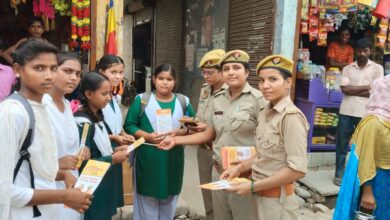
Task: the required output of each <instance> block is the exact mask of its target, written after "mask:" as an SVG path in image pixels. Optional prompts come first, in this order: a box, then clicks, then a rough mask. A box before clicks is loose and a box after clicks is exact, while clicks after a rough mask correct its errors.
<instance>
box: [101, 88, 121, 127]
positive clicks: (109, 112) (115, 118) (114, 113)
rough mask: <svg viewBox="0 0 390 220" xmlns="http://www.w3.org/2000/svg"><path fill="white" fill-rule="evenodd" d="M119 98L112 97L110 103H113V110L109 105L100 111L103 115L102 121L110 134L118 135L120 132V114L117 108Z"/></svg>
mask: <svg viewBox="0 0 390 220" xmlns="http://www.w3.org/2000/svg"><path fill="white" fill-rule="evenodd" d="M120 99H121V98H120V96H119V95H116V96H112V102H113V103H114V109H113V108H112V107H111V105H110V103H108V104H107V105H106V107H104V108H103V109H102V111H103V115H104V121H105V122H106V123H107V125H108V127H109V128H110V130H111V132H112V134H120V133H121V131H122V123H123V122H122V112H121V109H120V107H119V102H120Z"/></svg>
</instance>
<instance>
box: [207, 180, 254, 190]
mask: <svg viewBox="0 0 390 220" xmlns="http://www.w3.org/2000/svg"><path fill="white" fill-rule="evenodd" d="M246 182H250V180H248V179H245V178H233V179H232V180H230V181H229V180H220V181H216V182H212V183H207V184H203V185H200V187H201V188H202V189H208V190H222V189H229V188H231V187H232V186H234V185H237V184H240V183H246Z"/></svg>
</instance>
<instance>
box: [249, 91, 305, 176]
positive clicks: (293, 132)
mask: <svg viewBox="0 0 390 220" xmlns="http://www.w3.org/2000/svg"><path fill="white" fill-rule="evenodd" d="M257 121H258V126H257V129H256V136H255V143H256V151H257V156H256V158H255V160H254V162H253V165H252V176H253V179H255V180H260V179H264V178H266V177H269V176H272V175H274V174H275V173H276V172H277V171H279V170H280V169H282V168H283V167H290V168H291V169H293V170H296V171H299V172H302V173H306V171H307V163H308V162H307V152H306V150H307V133H308V130H309V124H308V123H307V120H306V117H305V116H304V115H303V113H302V112H301V111H300V110H299V109H298V108H297V107H296V106H295V105H294V104H293V103H292V101H291V99H290V97H289V96H287V97H285V98H283V99H282V100H280V101H279V102H278V103H277V104H276V105H275V106H273V107H272V106H271V104H268V105H267V107H266V108H265V109H264V111H262V112H260V114H259V116H258V119H257Z"/></svg>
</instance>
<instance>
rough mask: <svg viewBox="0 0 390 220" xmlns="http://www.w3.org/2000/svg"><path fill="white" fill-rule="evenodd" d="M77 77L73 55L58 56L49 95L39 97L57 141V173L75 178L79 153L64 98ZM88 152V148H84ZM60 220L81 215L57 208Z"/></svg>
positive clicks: (78, 71) (73, 122)
mask: <svg viewBox="0 0 390 220" xmlns="http://www.w3.org/2000/svg"><path fill="white" fill-rule="evenodd" d="M80 77H81V60H80V58H79V56H78V54H76V53H73V52H60V53H58V68H57V77H56V78H55V80H54V83H53V87H52V88H51V90H50V92H49V94H45V95H44V96H43V103H45V104H46V105H47V106H48V113H49V118H50V121H51V123H52V125H53V128H54V133H55V136H56V140H57V147H58V158H59V169H60V170H69V171H70V172H71V173H72V175H73V176H74V177H75V178H78V176H79V173H78V170H77V167H76V164H77V161H78V157H77V155H78V154H79V151H80V144H79V132H78V128H77V124H76V120H75V119H74V117H73V113H72V109H71V107H70V103H69V101H68V100H66V99H65V97H64V96H65V95H66V94H69V93H72V92H73V91H74V89H75V88H76V87H77V86H78V85H79V83H80ZM86 149H88V148H86ZM83 152H84V154H85V155H83V159H89V150H85V151H83ZM57 188H58V189H65V184H64V183H63V182H57ZM58 209H59V214H60V216H61V218H62V219H67V220H74V219H80V218H81V215H80V214H79V213H78V212H76V211H74V210H72V209H69V208H66V207H64V205H61V204H60V205H58Z"/></svg>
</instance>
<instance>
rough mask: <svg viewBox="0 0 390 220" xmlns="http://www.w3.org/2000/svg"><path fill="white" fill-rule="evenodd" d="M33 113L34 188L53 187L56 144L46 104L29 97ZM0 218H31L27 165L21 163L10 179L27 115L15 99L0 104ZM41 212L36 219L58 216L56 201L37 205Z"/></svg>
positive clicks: (55, 166)
mask: <svg viewBox="0 0 390 220" xmlns="http://www.w3.org/2000/svg"><path fill="white" fill-rule="evenodd" d="M30 104H31V106H32V108H33V111H34V116H35V135H34V139H33V143H32V145H31V146H30V147H29V152H30V154H31V161H32V168H33V173H34V182H35V189H42V190H48V189H49V190H55V189H56V184H55V177H56V175H57V171H58V160H57V146H56V141H55V136H54V133H53V132H52V127H51V123H50V121H49V119H48V117H47V115H48V112H47V106H46V105H44V104H40V103H37V102H33V101H30ZM0 121H1V123H0V140H1V142H0V149H1V153H0V164H1V166H0V174H1V175H0V219H10V220H25V219H33V209H32V206H26V205H27V203H28V202H29V201H30V200H31V199H32V196H33V189H32V188H31V185H30V172H29V166H28V163H27V162H26V161H24V162H23V163H22V166H21V167H20V170H19V172H18V174H17V177H16V179H15V182H14V183H13V170H14V168H15V166H16V163H17V161H18V159H19V158H20V155H19V150H20V148H21V145H22V143H23V141H24V139H25V137H26V135H27V131H28V125H29V117H28V114H27V111H26V110H25V109H24V107H23V105H22V104H21V103H19V102H18V101H15V100H6V101H4V102H2V103H1V104H0ZM38 209H39V211H40V212H41V214H42V215H41V216H40V217H38V218H34V220H35V219H37V220H56V219H58V209H57V205H56V204H52V205H39V206H38Z"/></svg>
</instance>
